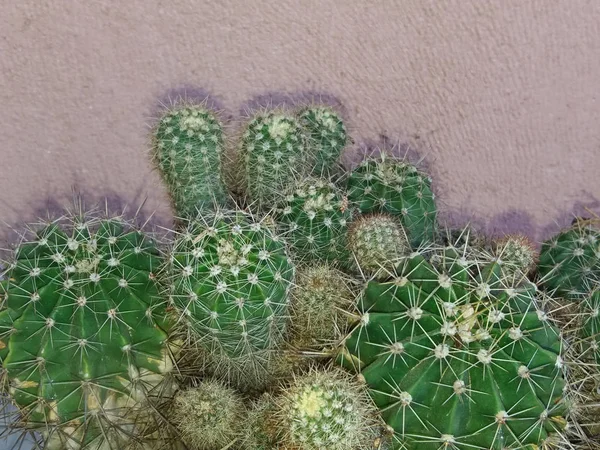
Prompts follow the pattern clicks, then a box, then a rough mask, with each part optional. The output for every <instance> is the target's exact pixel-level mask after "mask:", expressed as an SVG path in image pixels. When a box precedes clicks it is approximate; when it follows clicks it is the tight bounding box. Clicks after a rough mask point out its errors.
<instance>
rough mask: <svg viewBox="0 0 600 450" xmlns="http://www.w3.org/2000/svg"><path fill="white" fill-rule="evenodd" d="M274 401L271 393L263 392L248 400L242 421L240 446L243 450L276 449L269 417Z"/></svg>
mask: <svg viewBox="0 0 600 450" xmlns="http://www.w3.org/2000/svg"><path fill="white" fill-rule="evenodd" d="M274 408H275V403H274V401H273V397H272V395H271V394H269V393H267V392H265V393H263V394H262V395H261V396H260V397H259V398H257V399H255V400H253V401H251V402H250V406H249V408H248V410H247V415H246V422H245V423H244V427H243V429H244V435H243V437H242V439H241V444H240V448H241V449H243V450H276V449H277V448H278V447H277V443H276V441H275V437H274V435H275V433H274V431H273V430H272V429H271V427H272V426H274V425H273V421H272V419H271V417H272V415H273V412H274Z"/></svg>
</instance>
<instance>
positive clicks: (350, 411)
mask: <svg viewBox="0 0 600 450" xmlns="http://www.w3.org/2000/svg"><path fill="white" fill-rule="evenodd" d="M275 405H276V406H275V412H274V417H273V420H274V423H275V429H276V430H277V437H278V439H279V441H280V442H281V444H282V447H283V448H294V449H298V450H323V449H328V450H354V449H362V448H365V449H366V448H370V446H372V444H373V442H374V440H375V434H376V429H377V422H376V421H375V419H374V417H375V411H376V410H375V408H374V406H373V404H372V402H371V400H370V399H369V397H368V395H367V393H366V391H365V389H364V386H363V385H362V384H360V383H358V382H357V381H355V380H353V379H352V378H351V377H350V376H348V374H346V373H344V372H342V371H338V370H336V371H317V370H313V371H312V372H309V373H307V374H305V375H301V376H299V377H297V378H296V379H295V380H294V381H293V383H292V384H291V386H289V387H287V388H286V389H285V390H284V391H283V393H281V394H280V395H279V396H278V397H276V398H275Z"/></svg>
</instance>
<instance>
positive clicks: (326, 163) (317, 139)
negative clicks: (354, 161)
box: [298, 106, 348, 177]
mask: <svg viewBox="0 0 600 450" xmlns="http://www.w3.org/2000/svg"><path fill="white" fill-rule="evenodd" d="M298 115H299V117H300V123H301V124H302V126H303V127H304V129H305V130H306V133H307V135H308V137H309V141H308V142H309V143H308V145H309V148H310V150H311V152H312V153H313V154H314V156H315V164H314V168H313V171H312V172H313V174H314V175H316V176H320V177H329V176H331V175H332V174H334V173H335V172H336V169H337V168H338V166H339V159H340V156H341V154H342V151H343V150H344V147H345V146H346V143H347V142H348V135H347V134H346V126H345V125H344V122H343V121H342V118H341V117H340V116H339V115H338V114H337V113H336V112H335V111H334V110H333V109H332V108H330V107H328V106H308V107H305V108H302V109H301V110H300V111H299V113H298Z"/></svg>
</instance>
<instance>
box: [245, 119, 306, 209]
mask: <svg viewBox="0 0 600 450" xmlns="http://www.w3.org/2000/svg"><path fill="white" fill-rule="evenodd" d="M239 158H240V159H241V161H240V162H241V165H242V167H240V168H239V170H240V171H241V172H242V174H243V178H244V179H243V181H242V184H243V187H242V189H243V190H244V191H245V194H246V196H247V197H248V200H249V201H250V202H251V203H252V204H253V205H255V206H256V207H257V208H259V209H270V208H272V207H273V205H274V204H275V203H276V202H277V201H278V200H280V199H281V196H282V193H283V192H285V191H286V190H287V189H288V187H289V186H290V185H291V184H293V183H294V182H295V181H298V180H300V179H301V178H302V177H303V176H304V175H306V174H307V173H308V171H309V170H310V168H311V165H312V164H313V162H312V158H311V157H310V154H309V151H308V148H307V142H306V136H305V133H304V130H303V128H302V126H301V124H300V122H299V121H298V119H296V118H295V117H294V116H293V115H290V114H286V113H285V112H282V111H270V112H266V113H263V114H258V115H257V116H255V117H254V118H253V119H252V120H251V121H250V122H249V123H248V125H247V127H246V129H245V131H244V134H243V136H242V139H241V144H240V155H239Z"/></svg>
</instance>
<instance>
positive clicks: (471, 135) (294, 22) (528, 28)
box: [0, 0, 600, 239]
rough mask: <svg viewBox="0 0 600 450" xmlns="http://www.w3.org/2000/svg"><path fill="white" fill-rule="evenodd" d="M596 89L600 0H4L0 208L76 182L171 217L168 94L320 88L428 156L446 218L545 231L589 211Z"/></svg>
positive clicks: (267, 95) (28, 207)
mask: <svg viewBox="0 0 600 450" xmlns="http://www.w3.org/2000/svg"><path fill="white" fill-rule="evenodd" d="M599 91H600V2H598V1H597V0H589V1H586V0H564V1H562V0H528V1H523V0H498V1H490V2H482V1H480V0H445V1H439V0H403V1H391V0H380V1H364V0H361V1H358V0H339V1H331V2H325V1H317V0H314V1H308V0H301V1H281V0H280V1H271V0H255V1H252V2H250V1H242V0H238V1H234V0H221V1H218V2H205V1H199V0H198V1H192V0H169V1H164V0H127V1H117V0H112V1H110V0H105V1H100V0H94V1H72V0H52V1H49V0H19V1H15V0H3V1H2V3H1V5H0V155H1V157H2V162H1V164H0V193H1V194H0V220H1V221H3V222H4V223H6V224H8V225H11V226H15V225H17V224H18V223H20V222H21V221H24V220H31V219H33V218H34V217H35V216H36V215H37V214H39V213H40V212H43V210H44V209H45V208H46V207H50V208H52V207H53V205H55V204H57V203H58V204H68V203H69V199H70V198H71V192H72V189H76V190H79V191H81V192H82V193H84V194H85V198H86V199H87V200H88V201H95V200H98V199H99V198H101V197H102V196H104V195H107V196H109V197H110V198H111V202H113V203H127V204H129V205H130V207H131V210H132V211H133V212H135V210H136V208H137V206H139V204H140V203H142V202H143V201H144V200H145V204H144V211H146V212H147V214H150V213H152V212H155V218H156V220H157V221H158V222H159V223H163V224H166V225H168V224H169V221H170V211H169V205H168V201H167V197H166V194H165V192H164V190H163V188H162V186H161V185H160V182H159V177H158V175H157V173H156V172H154V171H153V170H152V166H151V164H150V162H149V161H148V158H147V151H148V148H147V147H148V146H147V135H148V127H147V125H148V123H149V122H150V120H151V117H152V115H153V114H154V112H155V111H156V109H157V107H158V105H159V104H160V102H161V101H162V102H165V101H168V99H169V98H174V97H176V96H177V95H178V94H181V93H182V92H187V93H188V95H191V94H193V95H204V94H210V95H211V96H212V98H213V100H214V102H215V103H216V104H217V105H219V107H221V108H223V110H224V111H225V112H226V114H227V115H229V116H230V117H231V118H236V117H239V116H240V114H241V112H243V111H244V109H245V108H246V107H247V106H248V105H251V104H254V103H257V102H264V101H265V99H267V100H268V99H271V100H272V101H273V102H274V103H276V102H277V101H279V100H280V99H282V98H285V97H286V96H287V97H289V98H292V99H294V98H296V99H297V98H304V97H306V96H315V95H316V96H319V95H320V96H322V97H323V98H325V99H327V100H328V101H335V102H338V103H339V104H340V105H341V107H342V108H343V111H344V114H345V116H346V119H347V121H348V123H349V125H350V126H351V129H352V135H353V138H354V139H355V145H354V147H361V146H363V147H364V146H365V145H372V144H382V143H387V144H388V145H393V144H402V145H401V147H402V149H403V148H404V147H405V146H406V145H409V146H410V148H411V149H412V153H414V154H416V155H417V158H418V157H422V158H424V164H425V165H426V167H427V168H428V170H429V171H430V172H431V175H432V176H433V178H434V183H435V186H434V187H435V190H436V193H437V195H438V198H439V201H440V202H441V205H442V208H443V214H444V215H445V216H446V217H451V218H452V220H454V221H455V222H457V221H458V222H461V221H462V222H464V221H466V220H474V221H475V222H479V223H482V224H484V225H485V226H486V227H487V229H488V230H490V231H523V232H526V233H528V234H530V235H531V236H533V237H535V238H538V239H540V238H541V237H543V236H545V235H547V234H548V233H550V232H551V231H552V230H556V228H557V227H558V226H560V225H564V224H565V223H568V222H569V221H570V218H569V216H570V215H571V214H573V213H575V212H577V213H580V212H581V211H582V210H583V207H584V206H588V207H591V208H592V209H595V210H598V206H599V197H600V176H598V173H599V171H600V99H599V95H600V94H599ZM352 151H356V148H355V149H350V152H352ZM0 234H1V233H0Z"/></svg>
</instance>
